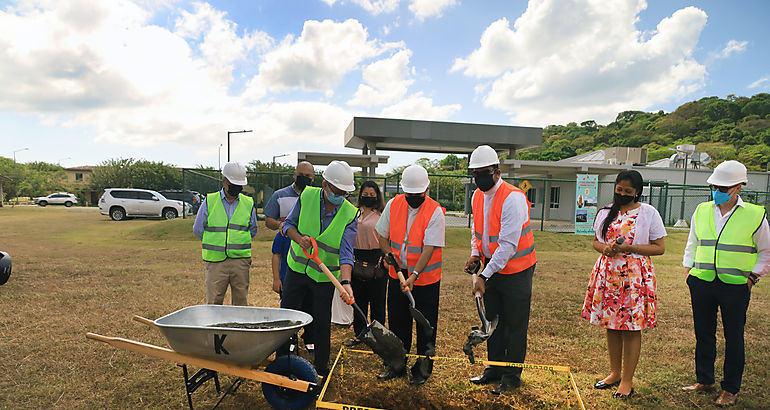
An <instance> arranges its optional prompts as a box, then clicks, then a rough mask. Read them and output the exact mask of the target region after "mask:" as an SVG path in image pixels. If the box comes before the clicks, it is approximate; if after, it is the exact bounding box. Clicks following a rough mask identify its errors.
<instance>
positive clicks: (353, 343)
mask: <svg viewBox="0 0 770 410" xmlns="http://www.w3.org/2000/svg"><path fill="white" fill-rule="evenodd" d="M342 344H343V345H345V346H346V347H353V346H356V345H358V344H361V341H360V340H358V339H356V338H355V337H352V338H350V339H348V340H346V341H344V342H343V343H342Z"/></svg>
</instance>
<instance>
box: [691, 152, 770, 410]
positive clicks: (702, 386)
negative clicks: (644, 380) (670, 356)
mask: <svg viewBox="0 0 770 410" xmlns="http://www.w3.org/2000/svg"><path fill="white" fill-rule="evenodd" d="M706 182H708V184H709V186H710V188H711V195H712V198H713V201H709V202H704V203H702V204H700V205H698V207H697V208H696V209H695V213H694V214H693V215H692V220H691V224H690V236H689V237H688V238H687V246H686V247H685V250H684V257H683V259H682V265H684V267H685V272H686V273H687V285H688V286H689V288H690V299H691V301H692V315H693V322H694V325H695V376H696V383H695V384H694V385H692V386H685V387H683V388H682V390H684V391H696V392H712V391H716V390H717V385H716V380H715V379H714V361H715V360H716V354H717V346H716V328H717V310H721V311H722V327H723V328H724V337H725V360H724V372H723V379H722V383H721V388H722V393H721V394H720V395H719V397H718V398H717V400H716V404H717V405H720V406H727V405H732V404H735V402H736V400H737V398H738V391H739V390H740V388H741V379H742V377H743V367H744V363H745V349H744V343H743V333H744V326H745V324H746V311H747V310H748V308H749V299H750V298H751V288H752V286H754V285H756V284H757V282H759V278H760V277H762V276H764V275H765V274H766V273H767V271H768V269H769V268H770V227H768V224H767V219H766V217H765V208H764V207H761V206H758V205H754V204H750V203H747V202H744V201H743V199H742V198H741V196H740V193H741V188H742V187H743V186H744V185H746V183H747V182H748V177H747V174H746V167H745V166H744V165H743V164H741V163H740V162H738V161H725V162H723V163H721V164H719V165H718V166H717V167H716V168H714V172H713V173H712V174H711V176H710V177H709V178H708V179H707V180H706Z"/></svg>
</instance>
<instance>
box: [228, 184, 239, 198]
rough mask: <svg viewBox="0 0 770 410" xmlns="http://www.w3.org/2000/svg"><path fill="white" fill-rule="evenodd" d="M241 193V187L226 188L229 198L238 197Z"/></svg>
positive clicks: (231, 186)
mask: <svg viewBox="0 0 770 410" xmlns="http://www.w3.org/2000/svg"><path fill="white" fill-rule="evenodd" d="M241 191H243V185H232V184H231V185H230V186H228V187H227V193H228V194H230V196H238V194H240V193H241Z"/></svg>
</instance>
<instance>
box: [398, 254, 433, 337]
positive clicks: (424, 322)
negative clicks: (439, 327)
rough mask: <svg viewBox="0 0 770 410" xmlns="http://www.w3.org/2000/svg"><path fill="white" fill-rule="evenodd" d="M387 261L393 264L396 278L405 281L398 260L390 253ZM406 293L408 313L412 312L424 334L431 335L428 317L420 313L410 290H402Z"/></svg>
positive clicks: (431, 327)
mask: <svg viewBox="0 0 770 410" xmlns="http://www.w3.org/2000/svg"><path fill="white" fill-rule="evenodd" d="M388 262H389V263H390V264H391V265H392V266H393V269H395V270H396V274H397V275H398V280H399V281H401V284H402V285H403V284H404V283H405V282H406V279H404V274H403V273H401V267H400V266H399V265H398V262H396V258H395V257H394V256H393V254H392V253H389V254H388ZM404 294H405V295H406V298H407V299H409V313H411V314H412V317H413V318H414V320H415V322H417V325H418V326H420V328H421V329H422V330H423V332H425V334H426V335H432V334H433V326H431V325H430V322H428V319H427V318H425V315H423V314H422V312H420V311H419V310H417V308H416V307H415V304H414V296H413V295H412V291H411V290H407V291H406V292H404Z"/></svg>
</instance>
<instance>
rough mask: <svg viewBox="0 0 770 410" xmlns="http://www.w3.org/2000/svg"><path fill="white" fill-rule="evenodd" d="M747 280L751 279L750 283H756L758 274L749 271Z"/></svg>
mask: <svg viewBox="0 0 770 410" xmlns="http://www.w3.org/2000/svg"><path fill="white" fill-rule="evenodd" d="M749 280H750V281H751V284H752V285H756V284H757V282H759V276H757V275H755V274H754V272H751V273H750V274H749Z"/></svg>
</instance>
